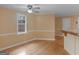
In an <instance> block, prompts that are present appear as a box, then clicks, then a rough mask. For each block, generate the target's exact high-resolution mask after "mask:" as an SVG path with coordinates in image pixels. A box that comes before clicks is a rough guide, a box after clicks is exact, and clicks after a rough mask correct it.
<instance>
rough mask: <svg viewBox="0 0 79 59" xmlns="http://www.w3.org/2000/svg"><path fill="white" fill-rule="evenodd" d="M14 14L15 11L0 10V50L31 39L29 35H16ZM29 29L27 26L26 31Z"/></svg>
mask: <svg viewBox="0 0 79 59" xmlns="http://www.w3.org/2000/svg"><path fill="white" fill-rule="evenodd" d="M16 13H17V12H16V11H14V10H11V9H7V8H0V48H4V47H6V46H10V45H13V44H16V43H19V42H22V41H27V40H30V39H31V38H32V37H33V35H32V34H31V33H26V34H23V35H17V33H16ZM29 23H30V22H29V21H28V24H29ZM29 28H30V27H29V26H28V29H29ZM7 33H9V35H6V34H7ZM2 34H5V35H2Z"/></svg>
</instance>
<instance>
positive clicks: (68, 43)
mask: <svg viewBox="0 0 79 59" xmlns="http://www.w3.org/2000/svg"><path fill="white" fill-rule="evenodd" d="M64 48H65V49H66V51H67V52H69V54H71V55H75V43H74V37H73V35H67V36H66V37H65V39H64Z"/></svg>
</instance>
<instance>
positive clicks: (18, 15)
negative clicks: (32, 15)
mask: <svg viewBox="0 0 79 59" xmlns="http://www.w3.org/2000/svg"><path fill="white" fill-rule="evenodd" d="M20 16H23V17H25V31H24V32H19V31H18V24H19V23H18V20H20ZM16 22H17V34H25V33H27V18H26V15H24V14H20V13H18V14H17V20H16Z"/></svg>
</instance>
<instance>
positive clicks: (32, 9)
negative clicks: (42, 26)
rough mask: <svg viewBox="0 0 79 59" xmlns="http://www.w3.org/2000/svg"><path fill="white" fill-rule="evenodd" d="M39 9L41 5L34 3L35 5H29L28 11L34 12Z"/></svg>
mask: <svg viewBox="0 0 79 59" xmlns="http://www.w3.org/2000/svg"><path fill="white" fill-rule="evenodd" d="M39 10H40V6H39V5H38V4H34V5H32V4H29V5H27V12H28V13H33V12H35V13H38V12H39Z"/></svg>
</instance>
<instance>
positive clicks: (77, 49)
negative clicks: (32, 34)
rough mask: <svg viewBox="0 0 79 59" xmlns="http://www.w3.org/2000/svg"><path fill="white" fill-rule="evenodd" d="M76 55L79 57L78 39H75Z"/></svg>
mask: <svg viewBox="0 0 79 59" xmlns="http://www.w3.org/2000/svg"><path fill="white" fill-rule="evenodd" d="M76 54H77V55H79V37H76Z"/></svg>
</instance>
